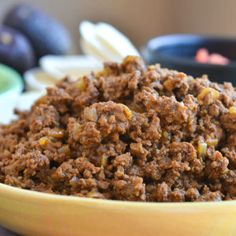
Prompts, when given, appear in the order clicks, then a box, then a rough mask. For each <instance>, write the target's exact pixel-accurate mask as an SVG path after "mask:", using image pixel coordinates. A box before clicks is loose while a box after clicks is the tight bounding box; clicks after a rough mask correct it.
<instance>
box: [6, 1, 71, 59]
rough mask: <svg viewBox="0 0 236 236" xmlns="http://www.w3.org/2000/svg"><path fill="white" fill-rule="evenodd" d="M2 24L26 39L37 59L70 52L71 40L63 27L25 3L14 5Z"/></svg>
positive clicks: (39, 10) (41, 11) (36, 8)
mask: <svg viewBox="0 0 236 236" xmlns="http://www.w3.org/2000/svg"><path fill="white" fill-rule="evenodd" d="M3 23H4V24H5V25H8V26H10V27H13V28H15V29H16V30H19V31H20V32H22V33H23V34H24V35H25V36H27V37H28V39H29V40H30V42H31V44H32V46H33V48H34V50H35V52H36V56H37V58H40V57H42V56H44V55H47V54H55V55H62V54H67V53H68V52H69V51H70V48H71V38H70V35H69V33H68V32H67V30H66V29H65V27H64V26H63V25H62V24H60V23H59V22H58V21H57V20H55V19H54V18H52V17H50V16H48V15H47V14H46V13H45V12H44V11H43V10H41V9H39V8H38V7H35V6H32V5H30V4H27V3H19V4H16V5H14V6H13V7H12V8H11V9H10V10H9V11H8V13H7V14H6V15H5V17H4V19H3Z"/></svg>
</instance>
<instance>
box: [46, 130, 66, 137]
mask: <svg viewBox="0 0 236 236" xmlns="http://www.w3.org/2000/svg"><path fill="white" fill-rule="evenodd" d="M49 135H50V136H51V137H53V138H63V137H64V132H63V131H62V130H51V131H50V133H49Z"/></svg>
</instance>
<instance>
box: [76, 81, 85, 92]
mask: <svg viewBox="0 0 236 236" xmlns="http://www.w3.org/2000/svg"><path fill="white" fill-rule="evenodd" d="M75 86H76V88H77V89H79V90H80V91H85V90H86V83H85V81H84V79H83V78H80V79H78V80H77V81H76V82H75Z"/></svg>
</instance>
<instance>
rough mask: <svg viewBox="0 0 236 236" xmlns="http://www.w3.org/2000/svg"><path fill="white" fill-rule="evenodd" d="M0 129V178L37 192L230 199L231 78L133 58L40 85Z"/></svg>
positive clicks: (235, 193)
mask: <svg viewBox="0 0 236 236" xmlns="http://www.w3.org/2000/svg"><path fill="white" fill-rule="evenodd" d="M18 115H19V119H18V120H16V121H14V122H13V123H11V124H10V125H8V126H1V127H0V182H1V183H5V184H8V185H12V186H16V187H19V188H24V189H30V190H36V191H41V192H48V193H55V194H65V195H76V196H83V197H92V198H102V199H114V200H128V201H148V202H183V201H220V200H229V199H236V149H235V147H236V92H235V89H234V87H233V86H232V85H231V84H230V83H224V84H217V83H213V82H210V81H209V80H208V78H207V77H206V76H204V77H202V78H196V79H194V78H192V77H191V76H188V75H185V74H184V73H180V72H177V71H172V70H167V69H161V68H160V67H159V65H153V66H145V64H144V63H143V62H142V60H141V59H140V58H135V57H127V58H126V59H124V61H123V63H121V64H117V63H106V64H105V65H104V70H103V71H101V72H99V73H97V74H95V73H92V74H90V75H89V76H85V77H83V78H80V79H78V80H77V81H71V80H70V79H69V78H66V79H64V80H62V81H61V82H59V83H58V84H57V86H56V87H54V88H48V90H47V95H46V96H44V97H42V98H41V99H39V100H38V101H37V102H36V103H35V104H34V106H33V107H32V109H31V110H30V111H29V112H24V113H23V112H18Z"/></svg>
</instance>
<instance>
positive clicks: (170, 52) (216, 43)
mask: <svg viewBox="0 0 236 236" xmlns="http://www.w3.org/2000/svg"><path fill="white" fill-rule="evenodd" d="M147 47H148V49H149V50H150V51H151V52H152V53H153V54H155V53H157V54H159V55H162V56H166V57H175V58H186V59H193V60H194V56H195V55H196V52H197V50H198V49H199V48H207V49H208V50H209V52H210V53H220V54H221V55H223V56H225V57H227V58H228V59H230V60H231V63H235V61H236V40H235V39H230V38H221V37H204V36H197V35H167V36H162V37H158V38H155V39H152V40H151V41H150V42H149V43H148V45H147Z"/></svg>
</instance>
